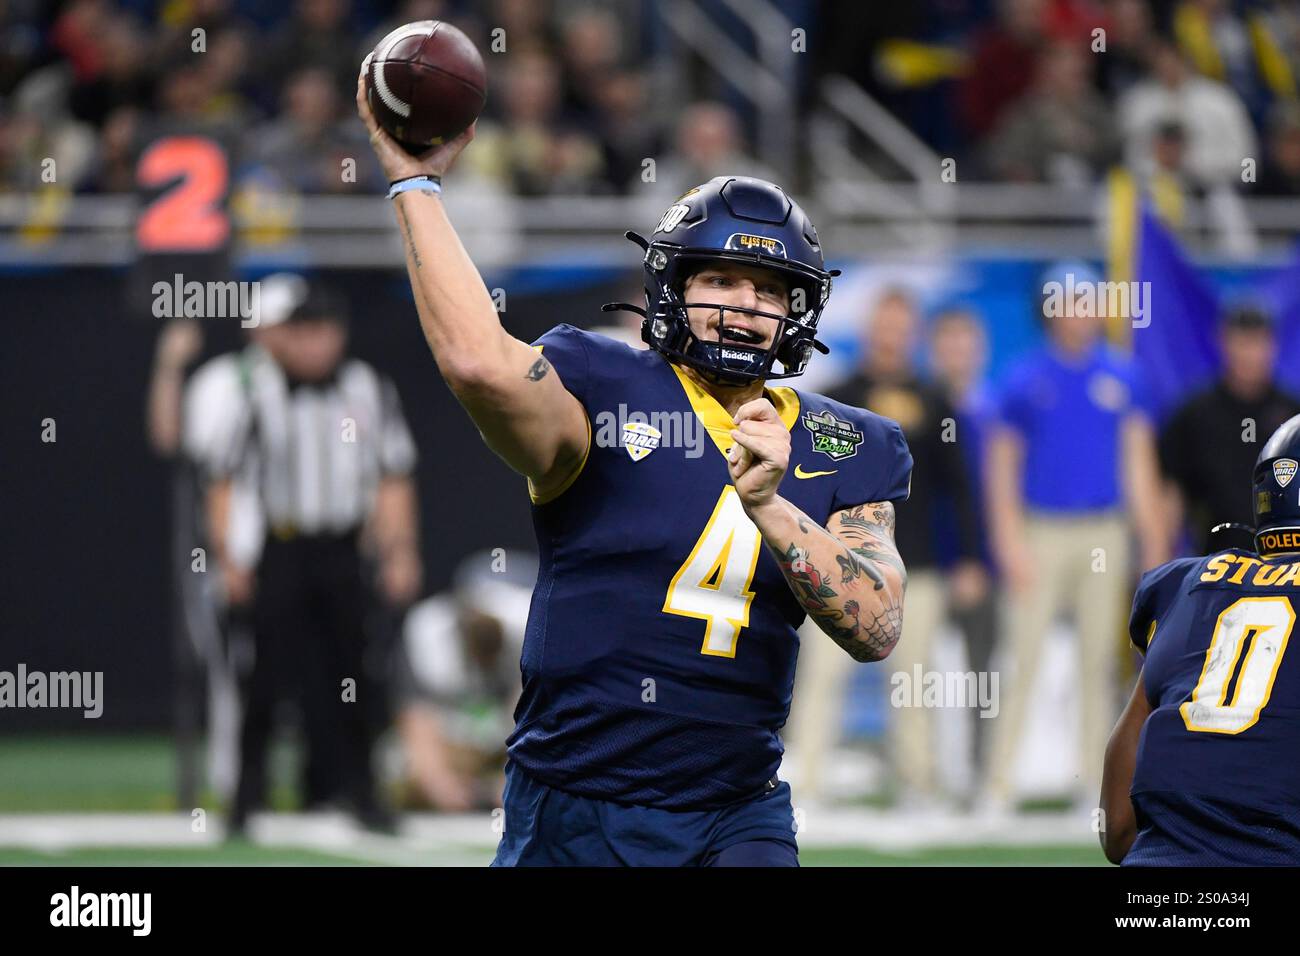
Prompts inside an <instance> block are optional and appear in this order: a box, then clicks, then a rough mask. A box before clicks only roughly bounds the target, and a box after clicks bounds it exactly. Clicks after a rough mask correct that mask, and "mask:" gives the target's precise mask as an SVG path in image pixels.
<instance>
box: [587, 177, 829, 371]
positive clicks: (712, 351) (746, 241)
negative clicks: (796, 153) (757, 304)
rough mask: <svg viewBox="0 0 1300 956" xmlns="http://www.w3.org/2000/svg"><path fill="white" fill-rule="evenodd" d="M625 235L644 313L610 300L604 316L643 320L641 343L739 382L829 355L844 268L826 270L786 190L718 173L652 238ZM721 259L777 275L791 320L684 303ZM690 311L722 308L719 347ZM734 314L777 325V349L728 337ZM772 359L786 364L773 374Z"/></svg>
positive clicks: (675, 208) (676, 207) (672, 211)
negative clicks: (786, 292)
mask: <svg viewBox="0 0 1300 956" xmlns="http://www.w3.org/2000/svg"><path fill="white" fill-rule="evenodd" d="M627 238H629V239H631V240H632V241H633V242H635V243H636V244H637V245H639V246H640V247H641V248H642V250H643V251H644V256H643V260H642V261H643V265H644V267H645V282H646V286H645V293H646V307H645V308H644V309H641V308H639V307H637V306H633V305H629V304H627V303H610V304H608V305H606V306H605V307H604V310H605V311H615V310H620V309H625V310H630V311H633V312H636V313H638V314H639V315H640V316H641V317H642V322H641V338H642V339H644V340H645V342H646V343H647V344H649V345H650V347H651V348H653V349H656V350H657V351H659V352H662V353H663V354H664V355H666V356H668V357H669V358H670V359H672V360H674V361H678V362H681V363H683V364H685V365H689V366H691V367H692V368H695V369H697V370H699V371H700V372H702V373H703V374H704V375H705V376H706V377H708V378H709V379H710V380H712V381H715V382H719V383H723V384H729V385H740V384H745V383H748V382H753V381H758V380H763V379H779V378H792V377H794V376H796V375H800V374H802V373H803V370H804V368H805V367H806V366H807V364H808V359H809V357H810V356H811V355H812V350H813V349H814V348H815V349H817V350H818V351H820V352H822V353H826V352H828V351H829V349H827V347H826V346H825V345H823V344H822V343H821V342H819V341H817V338H816V334H817V323H818V321H819V320H820V319H821V314H822V310H823V309H824V308H825V307H826V301H827V299H829V298H830V294H831V278H832V277H833V276H837V275H839V271H838V270H831V271H827V270H826V268H825V263H824V261H823V260H822V250H821V244H820V242H818V240H817V230H816V229H815V228H813V224H812V222H811V221H810V220H809V218H808V216H807V214H806V213H804V211H803V209H801V208H800V207H799V204H798V203H796V202H795V201H794V200H792V199H791V198H790V197H789V196H787V195H786V194H785V192H784V190H782V189H781V187H780V186H777V185H775V184H774V183H769V182H767V181H766V180H763V179H753V178H751V177H748V176H717V177H715V178H713V179H711V180H709V181H708V182H707V183H705V184H704V185H702V186H697V187H695V188H694V189H692V190H690V191H689V192H687V193H686V194H685V195H683V196H682V197H681V198H680V199H678V200H677V201H676V202H675V203H673V204H672V205H671V206H669V207H668V211H667V212H665V213H664V215H663V217H662V218H661V219H660V220H659V225H658V226H656V227H655V231H654V233H653V235H651V237H650V238H649V239H648V240H647V239H645V238H644V237H642V236H640V235H638V234H637V233H635V232H629V233H627ZM718 262H733V263H741V264H744V265H751V266H759V267H762V268H765V269H771V270H773V271H774V272H776V273H778V274H779V275H780V276H781V278H782V279H784V280H785V282H786V283H787V284H788V285H789V287H790V303H791V308H790V314H789V315H777V314H776V313H773V312H763V311H759V310H757V309H746V308H740V307H738V306H734V305H723V304H720V303H716V302H707V301H692V302H689V303H688V302H686V301H685V288H686V280H687V279H688V278H689V277H690V276H691V275H693V274H694V273H696V272H699V271H700V270H701V269H703V268H706V267H707V266H709V265H710V264H716V263H718ZM688 305H689V306H704V307H707V308H713V309H717V310H718V317H719V325H718V337H719V341H716V342H714V341H707V340H704V339H700V338H698V337H697V336H696V335H695V333H694V332H692V331H691V324H690V321H689V319H688V317H687V311H686V310H687V306H688ZM728 312H730V313H742V314H746V315H755V316H760V317H762V318H767V319H772V320H774V321H776V323H777V329H776V334H775V335H774V336H773V338H772V342H771V344H770V345H768V346H766V347H755V346H752V345H749V344H747V343H746V342H745V341H744V340H743V338H742V337H741V333H739V332H733V333H731V335H729V334H728V333H727V313H728ZM776 362H780V363H781V370H780V371H779V372H778V371H775V370H774V368H773V365H774V364H775V363H776Z"/></svg>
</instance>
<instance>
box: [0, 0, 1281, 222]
mask: <svg viewBox="0 0 1300 956" xmlns="http://www.w3.org/2000/svg"><path fill="white" fill-rule="evenodd" d="M777 6H778V7H779V8H781V9H782V10H783V11H784V12H785V13H786V14H787V16H788V17H789V18H790V20H791V22H792V23H795V24H798V25H799V26H802V27H804V28H805V29H807V31H808V33H809V35H810V37H811V38H812V41H811V42H815V43H818V44H819V48H818V53H819V55H818V56H817V57H816V58H810V59H809V62H810V63H815V66H804V65H803V64H802V62H801V63H800V64H799V72H798V73H797V83H798V85H799V87H800V89H799V98H800V99H801V100H803V101H805V102H810V101H811V99H812V96H811V94H812V91H813V89H814V86H815V83H816V81H817V80H818V79H819V77H820V76H821V75H825V74H826V73H842V74H844V75H847V76H849V77H851V78H853V79H855V80H857V81H858V82H860V83H861V84H862V85H863V86H864V87H865V88H866V89H867V90H869V91H870V92H872V93H873V94H874V95H876V96H878V97H879V98H880V99H881V101H882V102H884V103H885V104H886V105H887V106H888V107H890V108H891V109H892V110H893V111H894V113H895V114H896V115H897V116H898V117H899V118H900V119H901V120H902V121H903V123H904V124H905V125H907V126H908V127H909V128H910V129H912V130H914V131H915V132H917V133H918V135H920V136H921V137H922V138H923V139H924V140H926V142H927V143H928V144H929V145H930V146H931V147H932V148H933V149H935V150H936V151H938V152H939V153H940V154H942V155H945V156H954V157H956V158H958V160H959V161H960V162H962V163H963V164H966V163H969V164H970V165H969V166H967V167H966V170H967V171H965V172H963V175H962V178H963V179H964V180H980V179H992V180H1005V181H1014V182H1045V183H1055V184H1061V185H1065V186H1079V185H1081V184H1089V183H1096V182H1098V181H1099V180H1100V179H1101V178H1102V177H1103V176H1104V175H1105V174H1106V172H1107V170H1108V169H1109V168H1110V167H1111V166H1112V165H1113V164H1114V163H1116V162H1121V161H1122V162H1123V163H1125V164H1126V165H1127V166H1128V167H1129V168H1130V169H1132V170H1133V171H1134V172H1135V173H1136V174H1137V175H1139V176H1140V177H1141V178H1142V179H1143V180H1144V181H1145V182H1147V183H1149V184H1151V185H1152V187H1153V188H1155V189H1158V190H1159V191H1160V192H1161V193H1162V194H1163V195H1165V196H1166V197H1170V196H1174V195H1178V194H1181V193H1193V194H1204V193H1208V192H1213V191H1215V190H1222V189H1229V190H1234V191H1237V190H1241V189H1245V190H1247V191H1250V192H1254V193H1259V194H1264V195H1286V196H1295V195H1300V106H1298V105H1297V100H1296V91H1297V79H1296V78H1297V76H1298V75H1300V11H1298V10H1297V9H1296V7H1295V5H1294V4H1292V3H1287V2H1282V0H1249V2H1247V0H996V2H994V0H919V2H916V3H909V4H897V5H894V6H893V7H892V8H890V9H884V10H877V11H873V15H872V17H870V18H867V19H865V20H863V19H862V18H860V17H858V13H857V7H858V5H857V4H855V3H850V2H840V0H837V2H829V3H824V4H808V3H803V2H784V3H778V4H777ZM657 16H658V14H657V13H656V12H655V10H654V7H653V5H649V6H642V5H638V4H594V3H576V2H560V0H553V2H552V0H539V2H529V0H487V2H483V3H465V2H455V0H407V2H404V3H400V4H395V5H393V4H381V3H377V2H361V0H358V2H351V0H297V2H295V3H293V4H292V5H289V4H286V5H284V6H283V7H281V6H276V5H266V4H258V3H254V2H251V0H172V2H161V0H71V2H66V3H61V4H54V5H47V4H39V3H35V2H32V0H27V2H23V0H18V2H12V3H8V4H5V5H4V7H3V8H0V98H3V104H4V105H3V107H0V191H15V192H22V191H28V190H31V189H34V188H36V187H38V186H40V185H42V184H43V183H44V181H43V180H42V179H41V164H40V159H41V158H44V157H53V158H55V159H56V160H57V163H58V168H59V169H60V170H61V171H62V172H61V173H60V177H59V180H58V182H59V183H61V184H64V186H65V188H71V189H74V190H77V191H81V192H92V193H102V192H123V191H130V190H131V189H132V188H133V175H132V162H133V158H134V150H133V147H134V146H135V145H136V144H138V143H139V142H140V141H141V138H142V137H143V136H145V135H146V128H147V127H148V126H149V125H150V124H151V123H153V122H154V121H156V120H157V119H158V118H159V117H166V116H173V117H180V116H183V117H186V118H188V119H189V120H191V121H201V122H203V123H205V124H210V125H212V126H217V127H227V128H230V129H232V130H233V131H234V137H233V138H234V141H235V144H236V145H235V168H236V179H237V180H246V179H250V178H251V179H252V180H254V181H257V182H259V183H263V184H265V185H266V186H267V187H268V188H274V189H279V190H283V191H289V192H299V193H334V192H366V191H369V190H373V189H374V188H375V185H376V177H377V176H378V171H377V170H376V169H375V168H374V167H373V163H372V162H371V161H370V158H369V152H368V151H367V150H365V149H362V148H361V147H362V146H364V145H365V144H364V141H363V140H364V137H363V136H362V131H361V127H360V125H359V124H358V123H357V122H356V119H355V116H354V115H353V109H352V105H351V98H352V90H353V87H354V84H355V76H356V64H357V63H359V62H360V60H361V58H362V57H363V56H364V55H365V53H366V52H368V51H369V50H370V49H371V48H373V46H374V44H375V43H376V41H377V40H378V39H379V38H380V37H382V36H383V35H384V34H385V33H386V32H387V31H388V30H390V29H392V28H393V27H395V26H396V25H398V24H401V23H404V22H408V21H410V20H417V19H427V18H439V17H448V18H451V19H452V20H453V21H454V22H456V23H457V24H458V25H459V26H461V27H462V28H463V29H465V31H466V32H467V33H468V34H469V35H470V36H471V37H472V38H473V39H474V40H475V42H476V43H478V44H479V46H480V48H481V49H484V50H501V44H505V47H504V52H506V53H507V54H508V55H506V56H503V57H502V62H501V64H500V66H498V67H496V68H494V69H493V70H492V77H491V82H492V88H491V91H490V95H489V98H488V107H487V112H486V114H485V117H484V119H483V121H482V123H481V126H480V132H479V140H480V142H479V143H478V145H477V146H476V147H475V149H474V151H473V153H472V155H467V156H466V163H467V165H468V166H470V167H471V168H473V169H475V170H477V171H478V172H479V173H481V174H482V175H483V176H484V177H485V178H486V179H487V180H488V181H489V182H491V183H494V184H495V185H496V186H497V187H498V188H499V189H501V190H502V191H504V192H506V193H511V194H517V195H521V196H537V195H566V194H626V193H628V192H631V191H634V190H637V189H638V188H640V187H642V186H644V185H646V183H645V182H644V180H643V177H642V173H643V160H644V159H646V158H651V157H654V158H656V159H657V160H658V162H659V163H660V165H661V167H662V166H667V167H668V168H669V170H675V171H676V172H675V173H669V174H668V175H667V176H666V177H665V178H667V179H668V180H669V181H670V184H671V185H676V184H677V183H679V182H681V183H687V182H691V183H693V182H694V181H695V180H696V179H698V178H699V176H698V175H696V171H697V170H700V169H706V168H707V169H718V168H723V167H726V168H728V169H732V170H737V169H746V170H753V171H754V172H756V173H761V165H760V164H759V163H758V161H757V160H756V159H755V158H754V157H753V155H752V151H751V149H750V147H749V145H748V143H749V140H750V138H751V137H750V135H749V134H750V131H751V126H752V121H753V116H752V115H751V111H750V109H749V104H748V103H747V101H746V100H745V99H744V98H743V97H740V96H738V95H736V92H735V91H734V90H732V89H729V88H728V87H727V86H726V84H725V83H723V82H722V81H720V80H718V79H717V78H716V77H714V76H711V75H710V74H709V73H708V72H707V71H703V70H698V71H694V72H695V74H697V75H698V77H697V79H696V80H695V82H694V84H693V85H694V89H693V90H692V94H693V95H692V97H691V98H690V100H689V102H691V103H693V104H694V105H692V106H690V107H689V108H684V109H679V108H677V106H676V105H674V104H675V103H676V102H680V101H669V99H670V98H669V97H666V96H665V95H664V90H663V89H662V88H661V85H660V84H659V81H658V79H657V77H656V76H655V74H654V71H653V63H654V62H655V60H654V59H653V58H652V57H650V56H649V53H650V52H651V51H652V50H653V49H655V48H656V47H662V46H663V44H664V43H666V42H670V39H669V37H668V35H667V33H666V31H665V30H663V28H662V26H661V25H660V24H658V23H657V19H656V18H657ZM196 30H200V31H202V34H201V41H196V39H195V37H196V36H198V34H196V33H195V31H196ZM497 31H504V33H498V32H497ZM198 42H201V52H203V53H204V55H203V56H197V57H196V56H194V55H193V53H194V52H195V50H196V49H198V48H197V47H196V43H198ZM740 42H742V44H743V43H744V42H746V41H745V40H744V39H743V38H742V39H741V41H740ZM493 44H496V46H494V45H493ZM814 71H815V74H814ZM1242 156H1249V157H1253V158H1255V159H1256V160H1257V163H1256V166H1257V168H1256V169H1255V170H1254V171H1253V172H1252V173H1250V174H1249V175H1247V176H1243V173H1242V169H1241V159H1240V157H1242ZM345 157H351V158H354V159H355V160H356V161H357V162H358V163H359V164H361V166H362V167H363V168H361V169H359V170H358V172H357V176H356V177H355V180H354V181H348V180H346V179H345V178H343V177H341V176H340V175H339V168H340V160H341V159H342V158H345ZM971 170H973V172H972V171H971ZM656 180H657V181H660V180H661V177H659V176H658V175H656ZM664 188H665V189H666V190H667V191H671V188H670V187H669V186H665V187H664ZM1172 201H1173V200H1172V199H1170V198H1166V204H1169V203H1172Z"/></svg>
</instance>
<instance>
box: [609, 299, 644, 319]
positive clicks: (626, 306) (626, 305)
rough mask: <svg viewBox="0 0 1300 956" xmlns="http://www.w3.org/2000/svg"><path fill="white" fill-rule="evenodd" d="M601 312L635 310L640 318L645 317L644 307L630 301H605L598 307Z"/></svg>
mask: <svg viewBox="0 0 1300 956" xmlns="http://www.w3.org/2000/svg"><path fill="white" fill-rule="evenodd" d="M600 311H602V312H635V313H636V314H637V315H639V316H641V318H643V319H644V318H645V309H643V308H641V306H639V305H633V304H632V303H631V302H606V303H605V304H604V305H602V306H601V307H600Z"/></svg>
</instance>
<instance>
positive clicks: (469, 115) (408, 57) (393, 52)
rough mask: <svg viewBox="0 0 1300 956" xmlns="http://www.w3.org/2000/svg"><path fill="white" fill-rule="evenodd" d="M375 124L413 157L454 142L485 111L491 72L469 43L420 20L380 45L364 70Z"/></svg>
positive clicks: (437, 24) (433, 22)
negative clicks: (440, 145) (488, 72)
mask: <svg viewBox="0 0 1300 956" xmlns="http://www.w3.org/2000/svg"><path fill="white" fill-rule="evenodd" d="M362 72H363V73H364V76H365V83H366V99H367V102H368V104H369V106H370V109H371V111H372V112H373V113H374V116H375V119H376V121H378V123H379V125H380V126H382V127H383V128H384V130H386V131H387V132H388V134H389V135H390V136H392V137H393V139H395V140H397V142H398V143H399V144H400V145H401V146H402V148H403V149H405V150H406V151H407V152H408V153H410V154H412V155H419V154H421V153H425V152H427V151H428V150H429V149H430V148H431V147H433V146H437V145H439V144H441V143H443V142H446V141H448V140H451V139H454V138H455V137H456V136H458V135H459V134H460V133H462V132H464V131H465V129H467V128H468V127H469V125H470V124H471V123H473V122H474V120H476V119H478V115H479V113H481V112H482V111H483V104H484V103H486V102H487V72H486V70H484V68H483V58H482V57H481V56H480V55H479V52H478V50H477V49H475V47H474V44H473V43H472V42H471V41H470V39H469V37H467V36H465V34H463V33H461V32H460V31H459V30H457V29H456V28H455V27H453V26H452V25H451V24H450V23H444V22H443V21H441V20H418V21H416V22H415V23H408V24H406V25H405V26H402V27H398V28H397V29H396V30H394V31H393V32H392V33H390V34H388V36H386V37H384V38H383V39H382V40H380V41H379V45H378V46H376V47H375V49H374V51H373V52H372V53H370V55H369V56H367V57H366V61H365V63H364V64H363V66H362Z"/></svg>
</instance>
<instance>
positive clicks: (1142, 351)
mask: <svg viewBox="0 0 1300 956" xmlns="http://www.w3.org/2000/svg"><path fill="white" fill-rule="evenodd" d="M1133 278H1134V279H1135V280H1136V281H1137V282H1139V283H1150V285H1146V286H1142V287H1141V288H1142V289H1143V295H1144V296H1145V297H1146V303H1147V318H1148V320H1149V324H1148V325H1147V326H1146V327H1145V328H1135V329H1133V358H1134V361H1135V362H1137V364H1138V367H1139V368H1141V370H1142V375H1143V379H1144V381H1145V382H1146V384H1147V388H1148V390H1149V394H1150V399H1151V402H1152V405H1153V407H1154V410H1155V413H1156V416H1157V418H1158V419H1159V420H1161V421H1163V420H1164V419H1165V418H1166V417H1167V416H1168V415H1169V414H1170V413H1171V412H1173V410H1174V409H1175V408H1176V407H1177V405H1178V403H1179V402H1180V401H1181V400H1183V399H1184V398H1186V397H1187V396H1188V394H1189V393H1191V392H1192V391H1194V390H1196V389H1198V388H1201V387H1203V386H1205V385H1208V384H1209V383H1210V382H1211V381H1212V380H1213V379H1214V376H1215V373H1216V372H1217V370H1218V366H1219V354H1218V352H1219V350H1218V344H1217V342H1216V334H1215V329H1216V326H1217V323H1218V315H1219V297H1218V294H1217V292H1216V291H1215V289H1214V287H1213V286H1212V285H1211V284H1210V282H1209V281H1208V280H1207V278H1206V277H1205V276H1203V275H1202V274H1201V272H1200V270H1198V269H1197V268H1196V267H1195V266H1194V265H1192V263H1190V262H1189V261H1188V260H1187V257H1186V256H1185V255H1184V254H1183V251H1182V249H1181V248H1180V247H1179V245H1178V243H1177V241H1176V240H1175V239H1174V237H1173V236H1171V235H1170V234H1169V233H1168V232H1167V231H1166V229H1165V227H1164V225H1163V224H1161V222H1160V221H1159V219H1157V217H1156V215H1155V213H1154V212H1152V211H1151V209H1150V208H1148V207H1147V206H1145V205H1144V206H1143V207H1142V209H1141V211H1140V213H1139V216H1138V241H1137V262H1136V268H1135V269H1134V270H1133Z"/></svg>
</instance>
